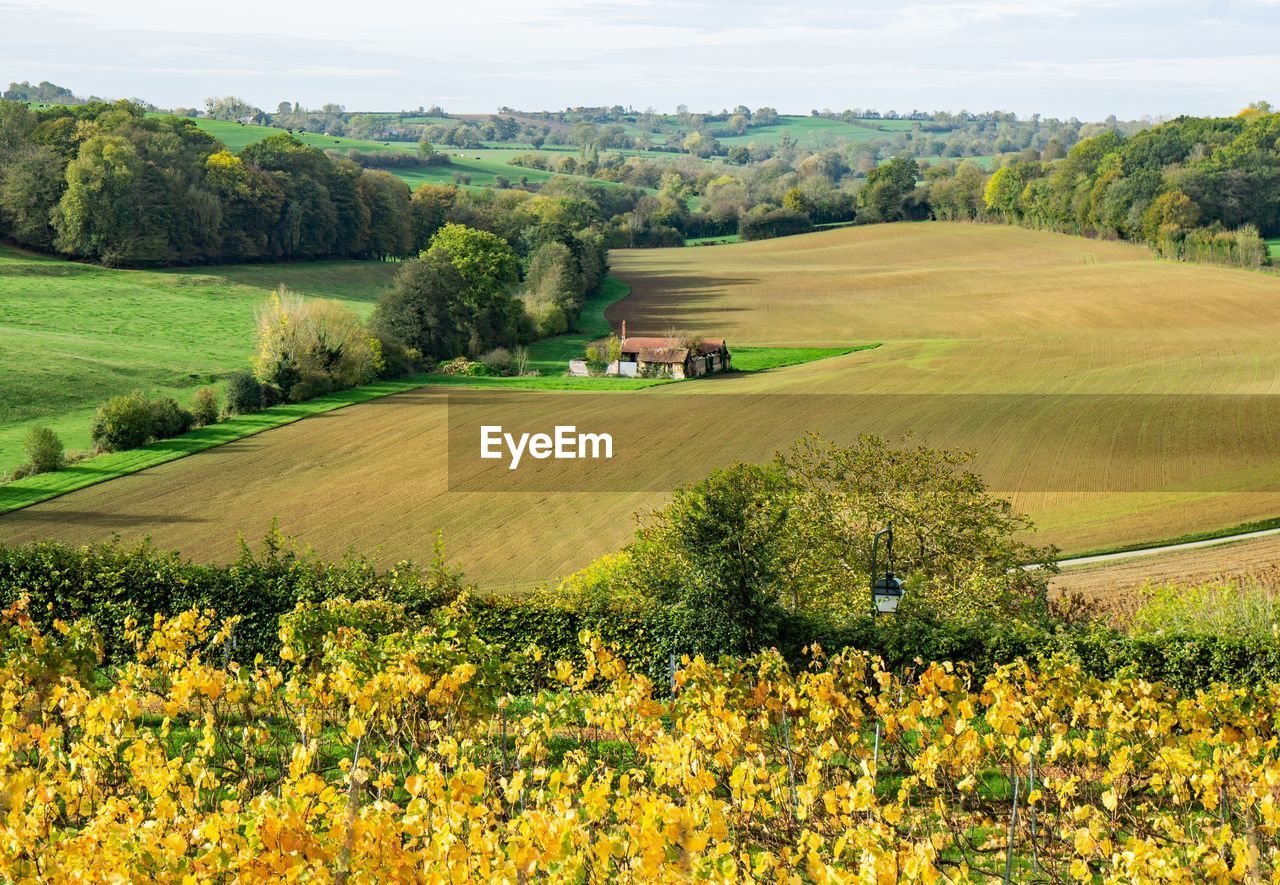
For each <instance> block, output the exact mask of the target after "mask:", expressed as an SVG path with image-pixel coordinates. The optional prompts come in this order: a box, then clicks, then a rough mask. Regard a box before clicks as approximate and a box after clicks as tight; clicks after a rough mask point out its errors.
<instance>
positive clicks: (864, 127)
mask: <svg viewBox="0 0 1280 885" xmlns="http://www.w3.org/2000/svg"><path fill="white" fill-rule="evenodd" d="M912 125H914V124H913V122H912V121H911V120H859V121H858V122H857V123H845V122H844V121H843V120H828V119H826V118H824V117H800V116H780V117H778V122H777V123H775V124H774V125H772V126H756V127H752V128H750V129H748V130H747V131H746V132H745V133H743V134H742V135H728V136H724V137H722V138H720V139H719V140H720V142H721V143H722V144H727V145H735V144H750V143H751V142H756V143H757V144H777V143H778V140H779V139H780V138H781V137H782V133H783V132H790V133H791V136H792V138H794V139H795V140H796V142H797V143H798V144H799V145H800V146H801V147H810V148H812V147H827V146H831V145H834V144H836V143H837V142H840V141H876V140H879V139H886V138H892V137H893V135H894V134H896V133H899V132H909V131H910V130H911V127H912Z"/></svg>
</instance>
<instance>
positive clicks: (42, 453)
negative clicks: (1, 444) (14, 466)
mask: <svg viewBox="0 0 1280 885" xmlns="http://www.w3.org/2000/svg"><path fill="white" fill-rule="evenodd" d="M22 447H23V449H24V450H25V451H26V453H27V465H28V466H29V467H30V471H31V473H33V474H34V473H48V472H49V471H51V470H57V469H59V468H60V467H62V466H63V464H65V463H66V450H65V449H64V448H63V445H62V440H60V439H58V434H56V433H54V432H53V431H52V430H50V429H49V428H48V427H32V428H31V430H30V431H28V432H27V437H26V439H24V440H23V442H22Z"/></svg>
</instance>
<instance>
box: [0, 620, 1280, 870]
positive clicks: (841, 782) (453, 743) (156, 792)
mask: <svg viewBox="0 0 1280 885" xmlns="http://www.w3.org/2000/svg"><path fill="white" fill-rule="evenodd" d="M153 626H154V630H151V631H141V630H135V631H134V634H133V635H134V641H135V642H136V644H137V649H138V651H137V655H136V659H135V660H134V661H132V662H130V663H126V664H121V665H118V666H116V667H114V668H112V669H111V670H109V671H107V670H103V669H100V668H99V665H98V662H99V660H100V658H99V655H100V649H99V647H98V640H97V638H96V636H94V634H93V632H92V631H91V630H90V629H89V627H88V626H87V624H85V623H83V622H81V623H75V624H66V623H62V622H57V623H56V627H55V629H54V630H52V631H50V632H48V633H47V634H46V633H42V632H41V631H40V630H39V629H38V628H37V627H36V626H35V624H34V622H33V620H32V619H31V617H30V616H29V614H28V613H27V611H26V609H25V606H24V605H22V604H19V605H16V606H14V607H12V608H11V609H10V610H9V611H8V612H6V613H5V614H4V617H3V620H2V621H0V705H2V708H0V879H3V880H5V881H17V882H21V881H36V880H41V881H65V880H71V879H88V880H125V879H127V880H150V881H161V882H163V881H176V880H186V879H190V878H191V877H195V878H198V879H201V880H204V879H211V878H217V879H223V880H233V879H239V880H249V881H256V880H261V879H277V878H279V879H286V878H289V879H292V878H304V879H308V880H317V881H366V882H375V881H380V882H387V881H408V880H418V881H446V880H447V881H455V882H456V881H526V880H528V879H530V878H541V879H547V880H552V881H575V882H577V881H663V880H687V879H690V878H701V879H711V880H733V881H738V880H744V881H745V880H770V881H778V880H786V881H807V880H812V881H831V880H835V881H843V880H853V879H856V880H859V881H875V882H896V881H926V882H928V881H936V880H938V879H942V878H945V879H949V880H967V879H982V878H986V877H987V876H988V875H990V874H994V875H996V876H997V877H999V876H1002V875H1003V874H1004V871H1005V869H1006V865H1007V868H1008V870H1009V873H1010V876H1011V877H1012V878H1013V879H1014V880H1016V881H1046V880H1067V879H1080V880H1090V879H1093V878H1095V877H1103V878H1106V879H1117V880H1124V881H1155V880H1161V881H1164V880H1171V881H1192V880H1195V881H1206V880H1208V881H1230V880H1242V879H1250V880H1255V881H1256V880H1257V879H1258V878H1260V877H1271V876H1272V875H1274V872H1275V869H1276V866H1277V863H1276V860H1277V856H1276V849H1277V838H1276V834H1277V824H1278V823H1280V819H1278V810H1277V804H1276V799H1277V795H1278V793H1277V791H1278V789H1280V758H1278V755H1280V753H1278V751H1277V733H1278V729H1280V703H1277V701H1278V700H1280V689H1278V688H1273V687H1267V688H1252V689H1246V688H1231V687H1227V686H1224V685H1217V686H1213V687H1209V688H1206V689H1205V690H1204V691H1203V692H1200V693H1198V694H1197V695H1196V696H1194V697H1191V696H1181V695H1179V694H1177V693H1175V692H1174V691H1172V690H1170V689H1168V688H1166V687H1164V686H1162V685H1160V684H1152V683H1147V682H1144V681H1141V680H1138V679H1128V678H1117V679H1110V680H1103V681H1100V680H1097V679H1095V678H1092V677H1089V676H1086V675H1085V674H1084V673H1082V672H1081V670H1079V669H1078V668H1077V667H1075V666H1073V665H1070V664H1067V663H1064V662H1061V661H1050V662H1047V663H1044V664H1043V665H1039V666H1031V665H1027V664H1024V663H1017V664H1013V665H1010V666H1006V667H1003V668H1001V669H999V670H998V671H996V672H995V673H994V674H992V675H991V676H990V677H988V678H987V679H985V681H983V682H982V683H981V684H975V683H974V682H972V680H971V679H970V678H969V677H967V675H966V673H965V671H964V670H963V669H957V668H953V667H952V666H950V665H943V664H928V665H925V664H921V665H919V666H918V667H916V668H915V669H914V670H912V671H910V672H899V673H890V672H886V671H885V670H884V669H883V668H882V667H881V666H880V665H879V663H878V662H877V661H875V660H872V659H869V658H867V657H865V656H863V655H861V654H858V653H856V652H847V653H845V654H842V655H839V656H835V657H831V658H829V659H825V658H823V657H822V656H821V654H820V653H819V654H817V655H815V657H814V659H813V663H812V665H811V666H810V667H808V668H806V669H804V670H802V671H800V672H792V671H791V670H789V669H788V667H787V666H786V665H785V664H784V663H783V662H782V660H781V659H780V658H779V657H778V656H777V655H776V654H774V653H771V652H767V653H763V654H760V655H758V656H755V657H752V658H750V659H742V660H735V659H725V660H723V661H721V662H720V663H716V664H713V663H709V662H707V661H705V660H702V659H701V658H697V659H693V660H685V661H683V662H681V664H680V666H679V667H678V668H677V669H676V671H675V672H674V675H673V678H672V680H671V681H670V682H669V683H668V682H663V683H662V684H657V685H655V683H654V682H652V681H651V680H650V679H649V678H647V677H645V676H640V675H636V674H634V673H632V672H629V671H628V670H627V668H626V667H625V666H624V665H623V664H622V663H621V661H620V659H619V658H618V657H616V656H615V655H614V654H613V653H612V652H611V651H610V650H608V649H606V648H604V647H603V646H602V645H601V644H600V643H599V641H598V640H596V639H595V638H594V637H592V636H590V635H586V634H584V635H583V637H582V641H583V644H584V652H585V665H584V666H582V667H579V668H575V667H574V666H572V665H570V664H568V663H566V662H552V661H544V662H542V665H543V666H544V667H545V668H546V669H547V670H548V671H550V672H551V673H552V674H554V676H555V678H556V680H557V682H558V687H557V689H556V690H554V691H547V692H544V693H542V694H540V695H539V696H537V697H533V698H529V697H523V698H514V697H512V696H510V695H508V694H506V693H505V689H504V684H505V670H506V668H507V666H508V663H509V659H508V658H507V657H504V656H502V655H498V654H496V653H495V650H494V649H493V648H492V647H488V646H485V645H484V644H483V643H482V642H481V641H480V640H479V639H478V638H476V636H475V635H474V633H473V632H472V631H471V629H470V627H469V625H468V620H467V618H466V616H465V614H464V613H463V611H462V610H461V609H449V610H445V611H441V612H439V613H438V614H436V615H434V616H432V618H431V619H430V621H429V622H427V623H422V622H415V621H414V619H413V618H410V617H409V616H407V615H406V614H405V612H404V611H403V610H402V609H400V608H398V607H397V606H395V605H394V604H390V603H386V602H346V601H345V600H338V601H335V602H331V603H326V604H324V605H320V606H315V607H310V608H308V607H299V609H298V610H297V611H295V612H294V613H293V614H291V615H289V616H286V617H285V618H284V619H283V620H282V628H281V640H282V647H283V651H282V654H281V659H280V660H278V661H270V662H267V661H262V660H261V659H259V660H258V661H257V662H255V663H254V664H253V665H252V666H240V665H238V664H236V663H235V662H234V660H233V659H231V657H230V652H231V651H232V649H233V648H234V643H235V631H236V620H235V619H234V618H232V619H229V620H226V621H225V622H222V623H220V624H219V623H218V622H217V621H216V620H215V618H214V616H213V614H212V613H211V612H201V611H196V610H192V611H188V612H185V613H182V614H180V615H178V616H176V617H174V618H172V619H168V620H166V619H163V618H157V620H156V622H155V624H154V625H153Z"/></svg>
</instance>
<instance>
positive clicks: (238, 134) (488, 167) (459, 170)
mask: <svg viewBox="0 0 1280 885" xmlns="http://www.w3.org/2000/svg"><path fill="white" fill-rule="evenodd" d="M196 125H197V126H199V127H200V128H201V129H202V130H204V131H205V132H208V133H209V134H210V135H212V136H214V137H215V138H217V139H218V140H220V141H221V142H222V143H223V144H225V145H226V146H227V148H228V149H229V150H231V151H232V152H235V153H239V152H240V151H242V150H244V148H246V147H247V146H248V145H250V144H253V143H254V142H256V141H261V140H262V139H264V138H267V137H268V136H271V135H279V134H281V133H282V132H284V130H283V129H277V128H274V127H271V126H247V125H241V124H239V123H233V122H228V121H226V120H210V119H206V118H203V117H202V118H199V119H197V120H196ZM294 136H295V137H296V138H297V139H298V140H299V141H302V142H303V143H305V144H309V145H311V146H312V147H315V148H319V149H320V150H336V151H343V152H346V151H348V150H351V149H353V148H354V149H355V150H359V151H371V152H375V153H381V152H384V151H389V152H395V153H408V154H413V153H416V152H417V150H418V145H417V144H416V143H414V142H407V141H390V142H382V141H364V140H361V139H358V138H346V137H340V136H334V135H323V134H317V133H314V132H295V133H294ZM438 149H439V151H440V152H441V153H447V154H449V165H448V166H423V167H420V168H414V169H400V168H394V169H388V170H387V171H388V172H390V173H391V174H393V175H395V176H396V177H397V178H400V179H401V180H402V181H404V182H405V183H406V184H408V185H409V186H410V187H417V186H418V185H420V184H424V183H429V184H452V183H453V182H454V180H455V175H464V176H470V179H471V180H470V182H469V184H470V185H471V186H472V187H488V186H489V185H492V184H493V183H494V182H495V181H496V180H497V177H498V176H500V175H501V176H503V177H504V178H506V179H507V180H508V181H511V182H513V183H514V182H518V181H519V180H520V179H521V178H522V177H523V178H527V179H528V180H529V181H530V182H531V183H538V182H543V181H547V180H548V179H550V178H552V177H554V176H555V175H556V174H557V173H552V172H543V171H540V170H538V169H526V168H524V167H523V166H512V165H511V164H510V162H509V161H510V159H511V158H512V157H514V156H516V155H517V154H523V153H528V152H529V151H530V150H531V148H528V147H520V148H487V147H486V148H469V149H466V150H463V149H462V148H452V147H448V146H447V145H441V146H439V148H438ZM574 153H575V155H576V153H577V149H576V148H575V149H574ZM592 180H595V179H592ZM601 183H603V184H613V182H601Z"/></svg>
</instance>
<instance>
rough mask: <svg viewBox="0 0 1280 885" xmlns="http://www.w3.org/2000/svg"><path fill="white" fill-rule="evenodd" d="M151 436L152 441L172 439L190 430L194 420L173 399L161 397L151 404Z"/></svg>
mask: <svg viewBox="0 0 1280 885" xmlns="http://www.w3.org/2000/svg"><path fill="white" fill-rule="evenodd" d="M151 421H152V424H151V428H152V431H151V435H152V437H153V438H154V439H172V438H173V437H175V436H182V434H184V433H186V432H187V431H188V430H190V429H191V427H192V425H193V424H194V421H195V419H194V418H193V416H192V414H191V413H190V412H188V411H187V410H186V409H184V408H182V406H180V405H178V401H177V400H175V399H174V398H173V397H169V396H166V397H163V398H162V399H158V400H154V401H153V402H152V403H151Z"/></svg>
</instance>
